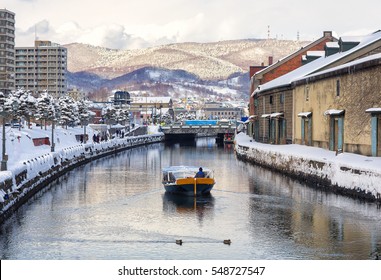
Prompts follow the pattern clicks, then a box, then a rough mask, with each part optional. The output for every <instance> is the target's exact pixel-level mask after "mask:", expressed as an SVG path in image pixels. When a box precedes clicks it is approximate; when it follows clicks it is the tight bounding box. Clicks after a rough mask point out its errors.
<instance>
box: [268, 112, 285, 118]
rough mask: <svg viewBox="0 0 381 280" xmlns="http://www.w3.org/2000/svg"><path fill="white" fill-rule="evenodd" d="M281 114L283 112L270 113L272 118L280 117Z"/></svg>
mask: <svg viewBox="0 0 381 280" xmlns="http://www.w3.org/2000/svg"><path fill="white" fill-rule="evenodd" d="M280 116H283V113H272V114H270V118H276V117H280Z"/></svg>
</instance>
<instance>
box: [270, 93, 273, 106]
mask: <svg viewBox="0 0 381 280" xmlns="http://www.w3.org/2000/svg"><path fill="white" fill-rule="evenodd" d="M270 104H273V96H272V95H270Z"/></svg>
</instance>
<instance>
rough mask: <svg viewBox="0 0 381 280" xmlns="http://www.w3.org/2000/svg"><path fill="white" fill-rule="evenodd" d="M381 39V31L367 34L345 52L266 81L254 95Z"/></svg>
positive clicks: (322, 66)
mask: <svg viewBox="0 0 381 280" xmlns="http://www.w3.org/2000/svg"><path fill="white" fill-rule="evenodd" d="M379 40H381V32H376V33H373V34H370V35H367V36H364V37H363V40H362V41H361V42H360V44H358V45H357V46H355V47H353V48H352V49H350V50H348V51H345V52H339V53H336V54H333V55H330V56H327V57H321V58H318V59H315V60H314V61H311V62H310V63H308V64H305V65H303V66H301V67H299V68H297V69H295V70H294V71H291V72H289V73H287V74H285V75H283V76H280V77H279V78H277V79H274V80H272V81H270V82H268V83H265V84H263V85H260V86H258V88H257V89H256V90H255V91H254V93H253V95H255V94H257V93H259V92H262V91H266V90H270V89H273V88H277V87H282V86H289V85H290V84H291V83H292V82H293V81H296V80H298V79H301V78H303V77H305V76H307V75H310V74H312V73H315V72H317V71H319V70H320V69H323V68H325V67H327V66H329V65H330V64H332V63H334V62H336V61H339V60H340V59H343V58H345V57H347V56H349V55H351V54H353V53H355V52H356V51H358V50H361V49H363V48H365V47H366V46H368V45H370V44H372V43H374V42H377V41H379Z"/></svg>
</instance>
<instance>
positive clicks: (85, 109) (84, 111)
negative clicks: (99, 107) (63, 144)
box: [77, 99, 90, 125]
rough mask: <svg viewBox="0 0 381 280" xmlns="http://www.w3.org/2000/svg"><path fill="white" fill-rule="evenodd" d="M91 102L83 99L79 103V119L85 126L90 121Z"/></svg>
mask: <svg viewBox="0 0 381 280" xmlns="http://www.w3.org/2000/svg"><path fill="white" fill-rule="evenodd" d="M89 105H90V102H89V101H87V100H85V99H82V100H80V101H78V102H77V108H78V118H79V120H80V121H81V124H82V125H83V124H85V123H87V122H88V121H89V120H90V110H89Z"/></svg>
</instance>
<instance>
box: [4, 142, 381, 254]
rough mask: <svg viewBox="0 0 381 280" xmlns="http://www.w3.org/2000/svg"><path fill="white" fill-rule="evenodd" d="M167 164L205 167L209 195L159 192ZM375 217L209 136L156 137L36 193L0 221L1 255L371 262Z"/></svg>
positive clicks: (377, 230) (380, 225)
mask: <svg viewBox="0 0 381 280" xmlns="http://www.w3.org/2000/svg"><path fill="white" fill-rule="evenodd" d="M171 165H197V166H206V167H208V168H211V169H213V170H214V175H215V178H216V181H217V183H216V184H215V186H214V188H213V190H212V192H211V195H210V196H207V197H196V198H194V197H185V196H179V195H174V194H169V193H165V191H164V188H163V186H162V184H161V175H162V174H161V169H162V167H165V166H171ZM380 214H381V211H380V209H378V208H377V206H376V205H374V204H372V203H363V202H357V201H355V200H353V199H350V198H345V197H341V196H337V195H335V194H329V193H324V192H322V191H320V190H316V189H314V188H310V187H308V186H306V185H303V184H300V183H298V182H296V181H294V180H291V179H290V178H288V177H284V176H282V175H280V174H277V173H273V172H271V171H269V170H266V169H263V168H261V167H258V166H253V165H250V164H247V163H245V162H242V161H239V160H236V158H235V155H234V149H233V146H232V145H222V146H218V145H216V143H215V139H214V138H202V139H197V142H196V145H194V144H191V145H180V143H178V144H172V145H165V144H162V143H159V144H154V145H149V146H142V147H137V148H135V149H131V150H128V151H125V152H123V153H120V154H118V155H113V156H109V157H107V158H102V159H99V160H97V161H94V162H91V163H89V164H87V165H85V166H82V167H80V168H78V169H76V170H73V171H72V172H70V173H68V174H67V175H65V176H63V177H62V178H61V179H60V180H58V181H56V182H54V183H53V184H51V186H50V187H49V188H46V189H45V190H44V191H43V192H40V193H39V194H38V195H37V196H36V197H35V198H34V199H33V200H31V201H30V202H29V203H28V204H26V205H25V206H23V207H21V208H20V209H19V211H17V213H16V214H15V215H13V217H12V218H11V219H9V221H7V222H6V223H4V224H2V225H0V259H77V258H78V259H91V258H96V259H183V258H187V259H372V258H376V255H377V254H380V248H381V220H380ZM177 239H181V240H183V241H184V246H177V245H176V244H174V245H172V244H173V242H174V241H175V240H177ZM224 239H231V240H232V244H231V246H225V245H223V244H222V240H224ZM190 241H191V242H190ZM185 246H186V247H185ZM184 248H185V249H186V254H184Z"/></svg>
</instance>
